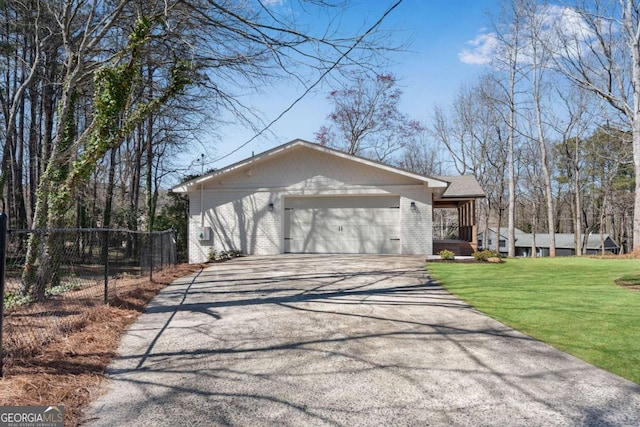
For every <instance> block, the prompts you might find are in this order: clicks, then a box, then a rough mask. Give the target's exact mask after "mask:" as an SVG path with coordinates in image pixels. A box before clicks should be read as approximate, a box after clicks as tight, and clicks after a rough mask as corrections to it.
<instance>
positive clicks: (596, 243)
mask: <svg viewBox="0 0 640 427" xmlns="http://www.w3.org/2000/svg"><path fill="white" fill-rule="evenodd" d="M488 230H489V231H490V234H494V233H495V232H496V229H495V228H491V227H490V228H488ZM515 234H516V247H517V248H530V247H531V245H532V243H533V242H532V240H533V239H532V235H531V233H525V232H524V231H522V230H520V229H518V228H516V229H515ZM483 237H484V233H483V232H481V233H478V238H480V239H482V238H483ZM500 237H501V238H503V239H505V240H506V239H508V238H509V229H508V228H507V227H500ZM535 237H536V247H537V248H548V247H549V242H550V239H549V233H536V235H535ZM583 239H584V234H582V235H581V236H580V242H582V241H583ZM602 240H604V247H605V249H607V248H611V249H614V248H618V244H617V243H616V242H615V240H613V239H612V238H611V236H609V235H608V234H603V235H602ZM556 248H558V249H573V248H574V243H573V233H556ZM587 249H601V247H600V234H589V237H588V240H587Z"/></svg>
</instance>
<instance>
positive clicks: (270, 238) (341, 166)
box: [172, 140, 484, 263]
mask: <svg viewBox="0 0 640 427" xmlns="http://www.w3.org/2000/svg"><path fill="white" fill-rule="evenodd" d="M172 191H174V192H178V193H186V194H188V196H189V262H191V263H197V262H203V261H206V260H207V259H208V256H209V254H210V253H211V251H213V250H215V251H217V252H219V251H222V250H239V251H241V252H242V253H245V254H279V253H289V252H291V253H373V254H420V255H429V254H432V253H433V240H432V222H433V219H432V215H433V211H432V209H434V207H435V208H438V207H439V206H442V207H445V206H446V207H457V208H458V209H459V211H460V215H459V217H460V221H461V222H460V225H461V229H463V230H466V231H465V233H466V234H465V238H466V239H467V240H468V241H469V242H470V243H472V244H474V245H475V240H476V236H475V235H476V225H475V199H476V198H477V197H484V193H483V192H482V190H481V189H480V186H479V185H478V183H477V181H476V180H475V179H474V178H473V177H471V178H469V177H438V178H433V177H427V176H422V175H418V174H415V173H412V172H409V171H406V170H403V169H399V168H395V167H392V166H388V165H384V164H381V163H377V162H374V161H371V160H368V159H364V158H360V157H357V156H352V155H349V154H346V153H343V152H341V151H337V150H333V149H330V148H327V147H323V146H320V145H317V144H313V143H310V142H306V141H302V140H294V141H291V142H289V143H287V144H284V145H282V146H280V147H276V148H274V149H272V150H269V151H267V152H264V153H261V154H258V155H256V156H253V157H251V158H248V159H246V160H243V161H240V162H238V163H236V164H233V165H231V166H228V167H225V168H223V169H220V170H217V171H214V172H211V173H209V174H206V175H204V176H201V177H198V178H195V179H192V180H190V181H187V182H184V183H182V184H180V185H178V186H176V187H174V188H173V189H172Z"/></svg>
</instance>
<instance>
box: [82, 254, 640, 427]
mask: <svg viewBox="0 0 640 427" xmlns="http://www.w3.org/2000/svg"><path fill="white" fill-rule="evenodd" d="M109 375H110V377H111V381H110V390H109V392H108V393H107V394H105V395H104V396H102V397H101V398H100V399H98V400H97V401H96V402H95V403H94V405H93V406H92V407H91V409H90V410H89V411H88V413H87V420H88V425H96V426H99V425H243V426H244V425H296V426H297V425H364V426H367V425H372V426H373V425H376V426H378V425H385V424H389V425H545V426H546V425H581V426H584V425H640V387H638V386H637V385H635V384H633V383H631V382H629V381H626V380H624V379H621V378H619V377H617V376H615V375H612V374H609V373H607V372H604V371H602V370H600V369H598V368H595V367H593V366H591V365H589V364H587V363H584V362H582V361H580V360H578V359H575V358H574V357H572V356H569V355H567V354H565V353H562V352H560V351H558V350H555V349H553V348H551V347H549V346H547V345H544V344H542V343H540V342H538V341H535V340H532V339H530V338H528V337H526V336H524V335H522V334H520V333H517V332H515V331H513V330H511V329H509V328H507V327H506V326H504V325H502V324H500V323H499V322H496V321H494V320H492V319H490V318H488V317H486V316H484V315H482V314H480V313H478V312H476V311H475V310H473V309H472V308H470V307H469V306H467V305H466V304H464V303H462V302H461V301H459V300H457V299H456V298H454V297H453V296H451V295H450V294H449V293H447V292H446V291H445V290H443V289H442V288H441V287H439V286H437V284H435V283H433V282H432V281H431V280H430V278H429V276H428V274H427V272H426V271H425V270H424V263H423V262H422V259H421V258H419V257H399V256H359V255H358V256H356V255H354V256H346V255H345V256H342V255H338V256H310V255H285V256H276V257H247V258H241V259H236V260H234V261H231V262H227V263H223V264H215V265H212V266H211V267H210V268H208V269H206V270H204V271H202V272H200V273H198V274H196V275H193V276H190V277H185V278H183V279H180V280H178V281H176V282H175V283H174V284H172V285H171V286H169V287H168V288H166V289H165V290H163V291H162V292H161V293H160V294H159V295H158V297H157V298H156V299H155V300H154V301H153V302H152V303H151V304H150V306H149V307H148V309H147V311H146V313H145V314H143V315H142V316H141V317H140V319H139V321H138V322H137V323H136V324H134V325H133V326H132V328H131V329H130V331H129V333H128V334H127V335H126V336H125V337H124V339H123V342H122V346H121V348H120V357H119V358H118V359H117V360H116V361H115V362H114V364H113V366H112V367H111V369H110V371H109Z"/></svg>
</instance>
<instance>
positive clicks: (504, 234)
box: [478, 227, 527, 241]
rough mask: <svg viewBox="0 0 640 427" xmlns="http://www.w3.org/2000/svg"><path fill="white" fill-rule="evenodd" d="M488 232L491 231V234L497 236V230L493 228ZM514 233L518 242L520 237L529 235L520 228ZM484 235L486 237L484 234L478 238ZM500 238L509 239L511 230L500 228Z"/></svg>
mask: <svg viewBox="0 0 640 427" xmlns="http://www.w3.org/2000/svg"><path fill="white" fill-rule="evenodd" d="M487 230H489V231H490V233H491V234H495V232H496V229H495V228H493V227H489V228H488V229H487ZM514 231H515V233H516V241H517V240H518V236H519V235H521V234H527V233H525V232H524V231H522V230H520V229H519V228H516V229H515V230H514ZM482 235H484V232H480V233H478V236H482ZM500 237H504V238H505V239H507V238H508V237H509V229H508V228H507V227H500Z"/></svg>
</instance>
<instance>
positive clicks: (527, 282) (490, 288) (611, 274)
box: [427, 257, 640, 384]
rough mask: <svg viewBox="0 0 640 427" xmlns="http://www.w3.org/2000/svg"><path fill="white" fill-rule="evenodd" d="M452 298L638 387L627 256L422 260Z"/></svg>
mask: <svg viewBox="0 0 640 427" xmlns="http://www.w3.org/2000/svg"><path fill="white" fill-rule="evenodd" d="M427 269H428V270H429V272H430V273H431V275H432V276H433V277H434V278H435V279H436V280H437V281H438V282H439V283H440V284H441V285H442V286H444V287H445V288H446V289H448V290H449V291H450V292H451V293H453V294H454V295H456V296H458V297H459V298H460V299H462V300H463V301H465V302H467V303H468V304H471V305H472V306H474V307H475V308H477V309H478V310H480V311H482V312H484V313H486V314H488V315H489V316H491V317H493V318H495V319H497V320H499V321H501V322H503V323H505V324H507V325H509V326H511V327H513V328H514V329H517V330H519V331H521V332H523V333H525V334H527V335H529V336H532V337H534V338H537V339H539V340H541V341H544V342H546V343H548V344H551V345H552V346H554V347H556V348H559V349H561V350H563V351H566V352H567V353H571V354H573V355H574V356H576V357H579V358H580V359H583V360H586V361H588V362H590V363H592V364H594V365H596V366H599V367H601V368H603V369H606V370H608V371H610V372H613V373H615V374H617V375H620V376H622V377H624V378H627V379H629V380H631V381H634V382H636V383H638V384H640V291H637V290H635V291H634V290H631V289H626V288H622V287H620V286H617V285H616V284H615V283H614V281H615V280H616V279H618V278H621V277H626V278H632V277H638V276H640V261H638V260H633V259H594V258H584V257H575V258H573V257H572V258H538V259H509V260H507V261H506V262H505V263H503V264H484V263H478V264H475V263H474V264H464V263H439V262H432V263H427Z"/></svg>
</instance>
